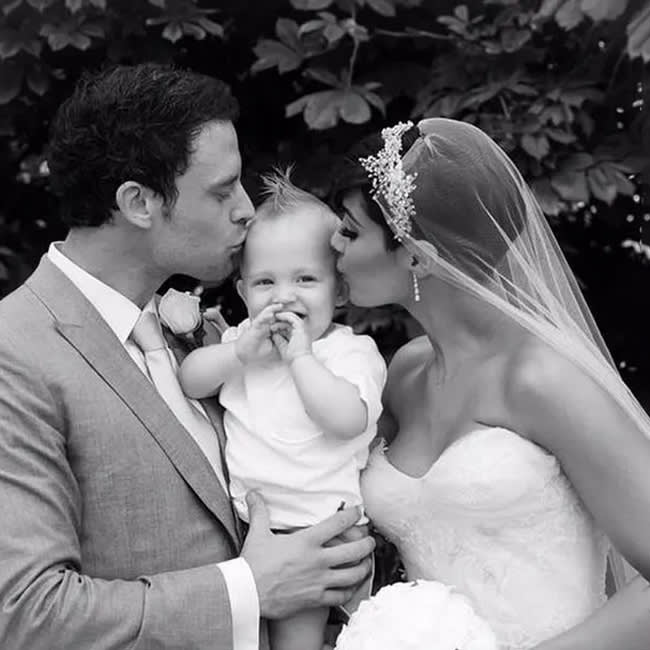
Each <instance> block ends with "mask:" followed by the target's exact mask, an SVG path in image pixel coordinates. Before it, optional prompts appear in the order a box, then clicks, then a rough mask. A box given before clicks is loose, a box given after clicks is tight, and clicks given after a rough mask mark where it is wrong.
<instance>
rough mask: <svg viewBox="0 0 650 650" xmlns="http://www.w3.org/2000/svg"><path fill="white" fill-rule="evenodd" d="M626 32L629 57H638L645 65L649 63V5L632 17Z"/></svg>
mask: <svg viewBox="0 0 650 650" xmlns="http://www.w3.org/2000/svg"><path fill="white" fill-rule="evenodd" d="M626 31H627V53H628V55H629V57H630V58H631V59H635V58H636V57H637V56H640V57H641V58H642V59H643V61H644V62H645V63H648V62H650V4H646V6H645V7H644V8H643V9H641V11H639V13H638V14H636V16H634V18H633V19H632V20H631V21H630V23H629V25H628V26H627V29H626Z"/></svg>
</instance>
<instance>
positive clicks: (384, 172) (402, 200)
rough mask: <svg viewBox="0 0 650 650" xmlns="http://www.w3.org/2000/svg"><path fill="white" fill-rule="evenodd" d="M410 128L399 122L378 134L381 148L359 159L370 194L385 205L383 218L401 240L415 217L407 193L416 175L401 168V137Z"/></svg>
mask: <svg viewBox="0 0 650 650" xmlns="http://www.w3.org/2000/svg"><path fill="white" fill-rule="evenodd" d="M412 126H413V122H410V121H409V122H399V123H398V124H396V125H395V126H391V127H388V128H385V129H382V131H381V137H382V138H383V140H384V148H383V149H381V150H380V151H379V152H378V153H377V154H376V155H374V156H367V157H366V158H359V162H360V163H361V166H362V167H363V168H364V169H365V170H366V171H367V172H368V176H369V177H370V180H371V181H372V188H373V191H372V195H373V197H374V198H382V199H383V200H384V201H385V202H386V204H387V205H388V208H389V209H388V211H387V212H388V214H387V215H386V219H387V220H388V221H389V225H390V226H391V227H392V229H393V231H394V233H395V238H396V239H397V240H398V241H400V242H401V241H403V240H404V238H406V237H408V236H410V234H411V228H412V222H411V219H412V217H413V216H414V215H415V205H414V203H413V199H412V198H411V194H412V193H413V190H415V183H414V181H415V177H416V175H417V174H405V173H404V167H403V166H402V156H401V153H400V152H401V150H402V134H403V133H404V132H406V131H408V130H409V129H410V128H411V127H412Z"/></svg>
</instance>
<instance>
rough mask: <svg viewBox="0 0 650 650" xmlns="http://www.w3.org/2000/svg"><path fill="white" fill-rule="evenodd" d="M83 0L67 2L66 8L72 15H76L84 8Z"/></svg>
mask: <svg viewBox="0 0 650 650" xmlns="http://www.w3.org/2000/svg"><path fill="white" fill-rule="evenodd" d="M83 4H84V1H83V0H65V6H66V7H67V8H68V10H69V11H70V13H72V14H76V13H77V11H79V9H81V7H83Z"/></svg>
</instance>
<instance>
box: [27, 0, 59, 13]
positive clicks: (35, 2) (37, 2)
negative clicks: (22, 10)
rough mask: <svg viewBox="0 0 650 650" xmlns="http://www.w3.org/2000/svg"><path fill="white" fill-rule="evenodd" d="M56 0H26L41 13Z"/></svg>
mask: <svg viewBox="0 0 650 650" xmlns="http://www.w3.org/2000/svg"><path fill="white" fill-rule="evenodd" d="M56 1H57V0H27V3H28V4H29V5H31V6H32V7H34V9H36V10H38V11H40V12H41V13H42V12H43V11H45V10H46V9H49V7H51V6H52V5H53V4H54V3H55V2H56Z"/></svg>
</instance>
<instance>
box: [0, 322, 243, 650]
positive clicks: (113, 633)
mask: <svg viewBox="0 0 650 650" xmlns="http://www.w3.org/2000/svg"><path fill="white" fill-rule="evenodd" d="M0 339H1V340H2V347H1V348H0V520H1V521H2V526H0V604H1V609H0V647H3V648H15V649H16V650H41V649H43V650H51V649H52V648H66V649H67V648H90V647H92V648H93V650H127V649H128V650H132V649H134V648H163V647H164V648H179V649H181V648H183V649H185V648H188V647H193V648H205V649H206V650H207V649H208V648H210V649H213V648H215V647H219V648H231V647H232V629H231V617H230V607H229V599H228V592H227V588H226V584H225V582H224V579H223V576H222V574H221V572H220V571H219V569H218V567H217V565H216V564H212V565H207V566H202V567H196V568H192V569H188V570H182V571H170V572H167V573H161V574H158V575H151V576H141V577H139V578H138V579H135V580H106V579H98V578H93V577H91V576H88V575H85V574H84V573H83V567H82V562H81V555H80V543H79V531H80V527H81V517H82V512H81V492H80V490H82V489H83V486H82V485H80V483H79V482H78V480H77V477H75V475H74V474H73V472H72V469H71V467H70V464H69V462H68V458H67V449H66V443H67V440H66V436H65V433H64V431H65V417H66V412H65V408H64V407H59V408H57V407H55V406H54V405H56V404H57V399H56V396H55V395H53V394H52V393H51V392H50V389H49V387H48V386H47V385H46V384H45V382H44V381H43V379H42V376H43V375H42V370H41V368H40V367H39V365H38V363H36V360H31V361H32V362H30V363H28V361H27V356H28V354H29V352H28V350H25V349H24V347H25V346H24V344H20V343H19V342H18V341H15V342H12V341H11V340H9V338H8V333H7V332H6V331H3V332H2V336H0ZM43 363H45V362H43Z"/></svg>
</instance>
